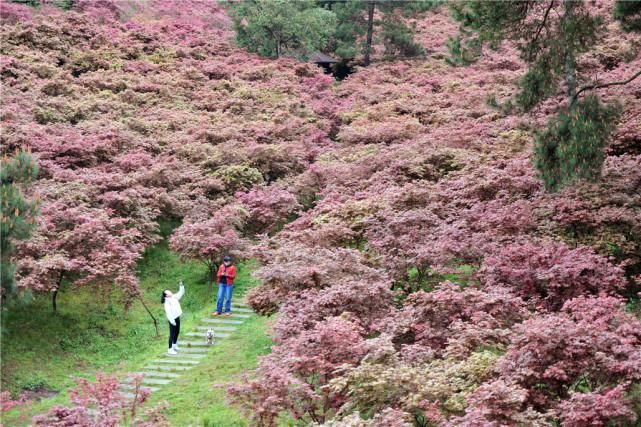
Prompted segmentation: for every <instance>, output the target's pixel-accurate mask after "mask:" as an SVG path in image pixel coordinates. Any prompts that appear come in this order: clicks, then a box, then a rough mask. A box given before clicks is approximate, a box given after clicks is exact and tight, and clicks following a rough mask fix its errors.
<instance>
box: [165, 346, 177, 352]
mask: <svg viewBox="0 0 641 427" xmlns="http://www.w3.org/2000/svg"><path fill="white" fill-rule="evenodd" d="M167 354H178V352H177V351H176V350H174V348H173V347H172V348H170V349H169V350H167Z"/></svg>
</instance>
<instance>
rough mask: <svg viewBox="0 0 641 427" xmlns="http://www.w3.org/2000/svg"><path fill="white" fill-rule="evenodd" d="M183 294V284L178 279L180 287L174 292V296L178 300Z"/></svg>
mask: <svg viewBox="0 0 641 427" xmlns="http://www.w3.org/2000/svg"><path fill="white" fill-rule="evenodd" d="M183 295H185V285H183V282H182V281H180V289H179V290H178V292H176V293H175V294H174V298H176V299H177V300H179V299H181V298H182V297H183Z"/></svg>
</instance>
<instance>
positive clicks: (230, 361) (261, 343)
mask: <svg viewBox="0 0 641 427" xmlns="http://www.w3.org/2000/svg"><path fill="white" fill-rule="evenodd" d="M268 322H269V320H268V319H267V318H264V317H254V318H251V319H248V320H247V321H246V322H245V323H243V324H242V325H240V326H239V328H238V329H237V330H236V331H234V333H233V334H232V336H231V337H230V338H227V339H225V340H221V341H220V344H218V345H216V346H214V348H213V349H212V350H211V351H210V353H209V354H208V355H207V357H206V358H205V359H204V360H203V362H202V363H200V364H199V365H198V366H196V367H195V368H194V369H191V370H189V371H186V372H185V374H184V375H182V376H181V377H180V378H177V379H176V380H175V381H173V382H172V383H170V384H169V385H167V386H164V387H163V388H161V389H160V390H159V391H157V392H156V393H154V394H153V395H152V399H151V402H150V403H151V405H154V406H155V405H156V404H157V403H158V402H161V401H163V400H164V401H167V402H169V403H170V407H169V408H168V410H167V415H168V418H169V421H170V423H171V425H172V426H173V425H175V426H207V427H214V426H216V427H219V426H220V427H222V426H224V427H237V426H247V425H249V424H248V423H247V420H246V419H245V418H244V417H242V416H241V414H239V413H238V411H236V410H235V409H234V408H232V407H230V406H229V403H228V402H227V401H226V395H227V391H226V389H227V387H226V385H227V384H228V383H230V382H239V381H242V374H243V373H245V372H246V371H247V370H249V369H254V368H256V366H257V356H260V355H263V354H267V353H269V351H270V347H271V343H272V342H271V338H270V337H269V335H268V334H267V329H268V328H267V326H268Z"/></svg>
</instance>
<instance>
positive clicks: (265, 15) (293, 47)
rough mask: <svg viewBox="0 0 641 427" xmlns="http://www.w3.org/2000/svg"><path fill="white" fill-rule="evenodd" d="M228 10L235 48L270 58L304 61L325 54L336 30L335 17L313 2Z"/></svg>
mask: <svg viewBox="0 0 641 427" xmlns="http://www.w3.org/2000/svg"><path fill="white" fill-rule="evenodd" d="M227 6H228V10H229V12H230V15H231V17H232V19H233V22H234V28H235V30H236V41H237V43H238V45H239V46H241V47H244V48H246V49H247V50H249V51H250V52H255V53H258V54H259V55H262V56H266V57H269V58H279V57H281V56H283V55H289V56H295V57H298V58H305V57H306V56H307V55H309V54H310V53H312V52H313V51H315V50H324V48H325V47H326V46H327V45H328V43H329V41H330V39H331V38H332V37H333V34H334V31H335V28H336V16H335V15H334V13H333V12H331V11H329V10H326V9H324V8H322V7H317V5H316V3H315V2H314V1H313V0H298V1H288V0H244V1H240V2H235V1H230V2H228V3H227Z"/></svg>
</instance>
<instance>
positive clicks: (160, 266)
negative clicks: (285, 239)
mask: <svg viewBox="0 0 641 427" xmlns="http://www.w3.org/2000/svg"><path fill="white" fill-rule="evenodd" d="M165 232H166V234H168V233H167V231H166V230H165ZM254 268H255V265H254V264H253V263H251V262H250V263H248V264H241V265H239V273H238V279H237V288H236V289H235V295H234V297H235V298H239V297H240V296H241V295H243V294H244V293H245V292H246V290H247V289H249V288H251V287H253V286H255V284H256V283H255V281H254V279H252V278H251V271H252V270H253V269H254ZM139 269H140V271H139V277H140V280H141V288H142V289H143V293H144V296H143V298H144V300H145V302H146V304H147V306H148V307H149V308H150V309H151V310H152V312H153V313H154V316H156V318H157V319H158V320H159V325H160V328H159V329H160V337H158V338H156V337H155V330H154V327H153V323H152V322H151V319H150V317H149V315H148V314H147V312H146V311H145V309H144V308H143V307H142V305H141V304H140V302H135V303H134V304H133V306H132V307H131V308H130V310H129V311H124V309H123V308H122V305H121V304H120V303H119V301H118V295H117V293H115V294H114V295H110V296H105V295H96V294H95V293H93V292H91V291H90V290H89V289H64V290H63V291H62V292H61V293H60V295H59V296H58V307H59V308H58V310H59V312H58V313H57V314H54V313H52V311H51V307H50V306H51V304H50V299H49V298H48V297H46V296H44V297H36V298H35V299H34V300H33V301H32V302H30V303H29V304H27V305H25V306H23V307H21V308H20V309H17V310H14V311H12V312H10V313H8V315H7V316H6V317H5V319H4V321H3V325H2V347H1V357H2V390H8V391H11V392H13V393H16V392H19V391H22V390H31V392H33V393H34V394H42V395H47V394H55V396H53V397H48V398H44V399H42V400H39V401H37V402H35V403H34V404H33V405H31V407H28V408H27V410H26V411H25V413H24V414H23V415H24V416H23V417H22V418H23V419H21V417H20V412H19V411H18V410H16V409H14V410H12V411H9V412H7V413H4V414H2V423H3V424H4V425H6V426H22V425H28V422H29V421H30V419H31V416H32V415H34V414H38V413H42V412H44V411H46V410H47V409H48V408H50V407H51V406H53V405H56V404H63V405H65V404H68V403H69V397H68V396H67V394H66V392H65V391H66V389H68V388H69V387H72V386H73V385H74V378H77V377H85V378H93V377H94V375H95V373H96V371H104V372H108V373H112V374H120V373H124V372H137V371H141V370H142V368H143V367H144V366H145V365H146V364H147V363H148V361H149V360H151V359H153V358H156V357H157V356H158V355H160V354H162V353H164V352H166V339H167V334H168V326H167V322H166V320H165V317H164V311H163V309H162V306H161V305H160V301H159V300H160V294H161V292H162V290H163V289H167V288H168V289H171V290H177V288H178V285H177V284H178V281H179V280H180V279H184V281H185V284H186V294H185V296H184V297H183V299H182V300H181V305H182V308H183V312H184V314H183V317H182V318H181V320H182V325H181V336H183V337H185V336H184V335H183V334H184V333H186V332H188V331H191V330H192V329H193V327H194V326H195V325H196V324H197V323H198V322H199V321H200V320H201V318H202V317H203V316H206V315H207V314H208V313H209V312H210V310H211V309H212V306H213V297H214V290H213V289H211V287H209V286H207V284H206V283H205V277H206V270H205V268H204V265H202V264H200V263H194V262H181V261H180V260H179V259H178V257H177V256H176V254H174V253H172V252H171V251H170V250H169V249H168V246H167V242H166V241H163V242H161V243H160V244H158V245H156V246H154V247H152V248H150V249H149V250H148V251H147V252H146V254H145V257H144V259H143V261H142V262H141V263H140V267H139ZM268 322H269V320H268V319H266V318H257V317H256V318H253V319H251V321H247V322H246V323H245V324H243V325H241V328H239V332H241V331H242V333H238V334H237V335H234V336H233V337H230V339H229V341H228V342H227V343H221V345H220V346H215V348H214V349H212V350H211V351H210V352H209V353H208V354H207V356H206V358H205V359H203V363H201V366H199V367H198V369H193V370H192V371H191V372H190V373H189V374H188V375H185V376H183V377H181V378H180V379H179V380H177V381H175V383H172V386H171V387H167V388H166V389H163V390H161V391H159V392H158V393H154V394H155V395H152V399H151V401H152V404H153V403H154V402H158V401H161V400H167V401H168V402H170V408H169V409H168V412H169V415H170V418H171V420H172V425H180V426H182V425H190V423H191V424H192V425H203V422H204V420H205V419H212V420H231V419H233V420H234V423H235V424H231V425H245V424H243V423H244V421H243V418H242V417H241V416H240V414H238V413H237V412H236V411H234V410H233V409H229V408H226V406H225V402H224V399H222V397H224V392H223V391H221V390H220V389H215V388H213V384H214V383H219V382H222V381H227V379H228V378H229V379H232V380H233V379H234V378H236V377H238V374H239V373H240V372H242V371H244V370H247V369H251V368H253V367H255V366H256V363H257V362H256V357H257V356H258V355H260V354H265V353H267V352H269V350H270V345H271V340H270V339H269V336H268V335H267V332H266V331H267V328H268ZM227 360H230V361H232V360H233V362H234V363H233V366H230V365H228V364H227V363H226V361H227ZM201 370H202V372H201V374H198V373H197V372H200V371H201ZM219 370H220V372H218V371H219ZM192 372H194V373H193V374H192ZM192 375H193V377H192ZM189 378H190V379H189ZM56 392H59V393H58V394H56ZM156 394H157V395H156ZM209 404H211V405H212V406H211V407H209V406H207V407H205V406H204V405H209ZM219 413H220V414H223V415H219ZM181 414H188V418H189V422H188V423H187V424H185V422H184V420H183V419H181V417H184V415H181ZM207 417H208V418H207ZM214 425H221V426H224V425H227V424H214Z"/></svg>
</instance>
